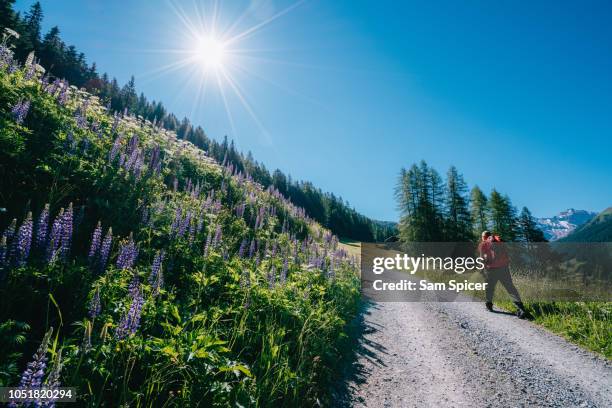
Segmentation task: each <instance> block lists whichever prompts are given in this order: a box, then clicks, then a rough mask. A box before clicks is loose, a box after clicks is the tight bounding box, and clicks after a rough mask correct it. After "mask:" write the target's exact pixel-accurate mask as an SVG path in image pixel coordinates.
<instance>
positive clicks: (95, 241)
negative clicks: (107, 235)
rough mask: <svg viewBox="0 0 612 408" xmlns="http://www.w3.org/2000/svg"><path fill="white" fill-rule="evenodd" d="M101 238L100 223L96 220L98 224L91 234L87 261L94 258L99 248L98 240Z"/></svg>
mask: <svg viewBox="0 0 612 408" xmlns="http://www.w3.org/2000/svg"><path fill="white" fill-rule="evenodd" d="M101 238H102V223H101V222H100V221H98V225H97V226H96V229H94V232H93V234H92V236H91V246H90V247H89V255H88V257H89V261H90V262H91V261H93V260H94V259H95V256H96V253H97V252H98V249H99V248H100V240H101Z"/></svg>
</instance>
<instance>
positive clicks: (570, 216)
mask: <svg viewBox="0 0 612 408" xmlns="http://www.w3.org/2000/svg"><path fill="white" fill-rule="evenodd" d="M597 215H598V213H596V212H592V211H588V210H576V209H575V208H568V209H567V210H565V211H561V212H560V213H559V214H557V215H554V216H552V217H543V218H538V220H537V223H538V227H539V228H540V229H541V230H542V232H544V236H545V237H546V239H547V240H549V241H557V240H559V239H562V238H565V237H567V236H568V235H570V234H571V233H573V232H574V231H575V230H576V229H578V228H580V227H581V226H582V225H584V224H586V223H588V222H589V221H591V220H592V219H593V218H595V217H596V216H597Z"/></svg>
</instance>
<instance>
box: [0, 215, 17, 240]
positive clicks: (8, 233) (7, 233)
mask: <svg viewBox="0 0 612 408" xmlns="http://www.w3.org/2000/svg"><path fill="white" fill-rule="evenodd" d="M16 229H17V218H13V220H12V221H11V223H10V224H9V226H8V227H6V229H5V230H4V232H3V233H2V236H3V237H6V240H7V241H11V240H12V239H13V237H14V236H15V231H16Z"/></svg>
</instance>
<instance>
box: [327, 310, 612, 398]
mask: <svg viewBox="0 0 612 408" xmlns="http://www.w3.org/2000/svg"><path fill="white" fill-rule="evenodd" d="M361 329H362V335H361V336H360V339H359V340H358V342H359V346H358V353H357V356H358V357H357V361H356V362H355V364H353V366H352V367H351V370H350V372H349V373H348V374H347V379H346V380H345V381H344V383H343V387H342V389H343V391H341V392H339V397H338V400H339V405H344V406H355V407H528V406H529V407H530V406H537V407H547V406H550V407H611V406H612V365H611V364H610V362H608V361H607V360H605V359H603V358H601V357H598V356H596V355H594V354H592V353H590V352H587V351H584V350H582V349H580V348H578V347H577V346H574V345H572V344H570V343H568V342H567V341H565V340H564V339H562V338H561V337H558V336H556V335H554V334H551V333H549V332H547V331H546V330H544V329H542V328H540V327H538V326H536V325H534V324H533V323H531V322H528V321H524V320H519V319H517V318H516V317H514V316H513V315H510V314H504V313H503V312H500V313H489V312H487V311H485V308H484V306H483V304H482V303H474V302H446V303H445V302H441V303H437V302H429V303H427V302H387V303H384V302H380V303H376V302H374V303H371V304H370V305H369V306H368V307H367V309H366V310H365V311H364V314H363V321H362V324H361Z"/></svg>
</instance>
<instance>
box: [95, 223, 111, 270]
mask: <svg viewBox="0 0 612 408" xmlns="http://www.w3.org/2000/svg"><path fill="white" fill-rule="evenodd" d="M112 244H113V229H112V228H110V227H109V228H108V232H107V233H106V236H105V237H104V241H102V245H101V246H100V257H99V259H98V269H99V270H100V271H103V270H104V269H106V262H108V256H109V254H110V249H111V246H112Z"/></svg>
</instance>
